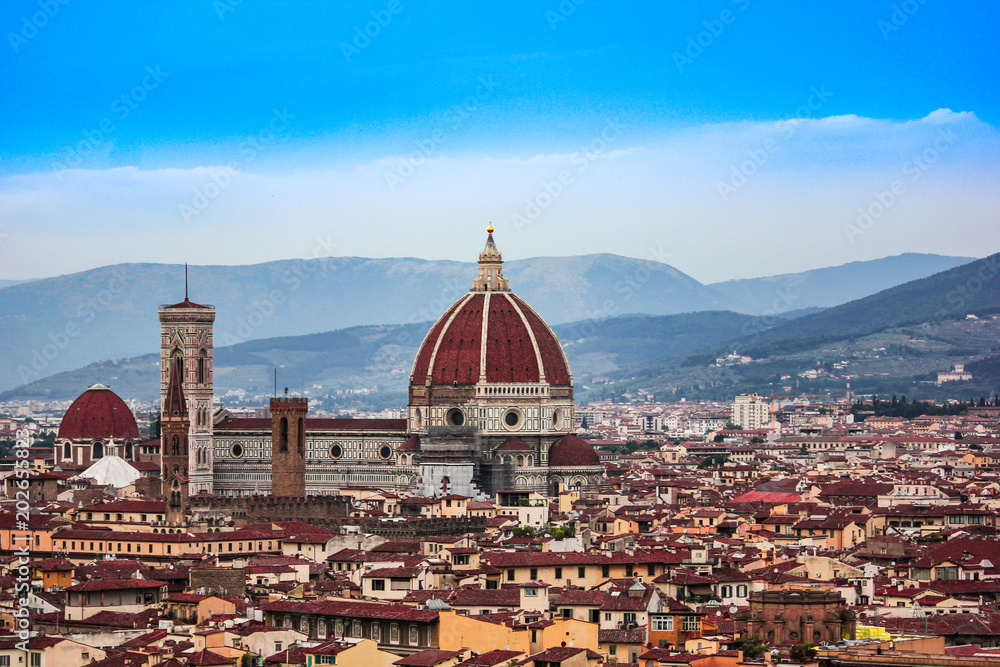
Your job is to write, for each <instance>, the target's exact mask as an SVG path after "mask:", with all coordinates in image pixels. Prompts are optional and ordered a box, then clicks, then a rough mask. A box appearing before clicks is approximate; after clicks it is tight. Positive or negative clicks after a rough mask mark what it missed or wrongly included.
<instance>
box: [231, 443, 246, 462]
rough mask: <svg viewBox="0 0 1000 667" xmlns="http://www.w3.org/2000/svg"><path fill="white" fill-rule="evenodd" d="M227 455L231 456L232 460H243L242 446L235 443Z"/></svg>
mask: <svg viewBox="0 0 1000 667" xmlns="http://www.w3.org/2000/svg"><path fill="white" fill-rule="evenodd" d="M229 453H230V454H232V455H233V458H234V459H241V458H243V445H241V444H240V443H238V442H237V443H236V444H235V445H233V448H232V449H231V450H229Z"/></svg>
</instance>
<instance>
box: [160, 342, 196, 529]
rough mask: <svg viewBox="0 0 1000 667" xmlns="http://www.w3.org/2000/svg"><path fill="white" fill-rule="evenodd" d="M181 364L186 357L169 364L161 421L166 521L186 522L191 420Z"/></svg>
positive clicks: (161, 468) (162, 476)
mask: <svg viewBox="0 0 1000 667" xmlns="http://www.w3.org/2000/svg"><path fill="white" fill-rule="evenodd" d="M182 365H183V360H182V359H180V358H178V359H177V360H176V361H175V362H174V363H172V364H171V366H170V371H169V375H170V380H169V382H168V383H167V392H166V396H165V397H164V400H163V414H162V415H161V421H160V461H161V463H160V479H161V480H163V497H164V499H166V501H167V521H169V522H171V523H184V521H185V514H186V512H187V507H188V492H189V482H188V479H189V478H188V461H189V459H188V455H189V454H188V453H189V450H190V447H189V446H188V444H189V442H190V440H189V435H190V431H191V421H190V419H189V418H188V407H187V402H186V401H185V400H184V388H183V382H181V380H180V377H181V372H182V371H181V367H182Z"/></svg>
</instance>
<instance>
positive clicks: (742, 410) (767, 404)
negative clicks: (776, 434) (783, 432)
mask: <svg viewBox="0 0 1000 667" xmlns="http://www.w3.org/2000/svg"><path fill="white" fill-rule="evenodd" d="M770 421H771V401H770V400H768V399H767V398H764V397H763V396H758V395H757V394H740V395H739V396H737V397H736V400H735V401H733V416H732V422H733V423H734V424H737V425H739V427H740V428H744V429H758V428H767V425H768V423H769V422H770Z"/></svg>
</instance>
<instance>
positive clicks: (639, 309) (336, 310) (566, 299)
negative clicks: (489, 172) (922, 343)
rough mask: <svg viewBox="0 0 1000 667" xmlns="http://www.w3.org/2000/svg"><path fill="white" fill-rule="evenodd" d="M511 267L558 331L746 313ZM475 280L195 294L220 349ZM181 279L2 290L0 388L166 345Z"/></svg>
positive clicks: (43, 283)
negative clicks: (574, 325)
mask: <svg viewBox="0 0 1000 667" xmlns="http://www.w3.org/2000/svg"><path fill="white" fill-rule="evenodd" d="M887 260H892V258H887ZM878 261H883V260H876V262H878ZM890 263H891V262H890ZM504 270H505V274H506V276H507V277H508V279H509V280H510V282H511V287H512V289H513V290H514V291H516V292H517V293H518V294H519V295H520V296H521V297H523V298H524V299H525V300H526V301H527V302H528V303H530V304H531V305H532V306H533V307H534V308H535V309H536V310H538V312H539V313H540V314H541V315H542V316H543V317H544V318H545V319H546V320H547V321H548V322H549V323H550V324H553V325H556V324H560V323H564V322H573V321H583V320H588V319H589V320H603V319H606V318H608V317H615V316H619V315H624V314H648V315H671V314H679V313H687V312H700V311H718V310H746V309H745V308H739V307H738V306H737V305H734V304H733V303H731V302H730V300H729V297H726V296H724V295H722V294H720V292H719V291H718V290H717V289H716V288H714V287H708V286H705V285H703V284H701V283H700V282H698V281H697V280H695V279H694V278H691V277H690V276H688V275H686V274H684V273H682V272H681V271H678V270H677V269H675V268H673V267H671V266H669V265H666V264H662V263H658V262H654V261H650V260H639V259H632V258H628V257H621V256H618V255H611V254H595V255H583V256H571V257H536V258H532V259H526V260H514V261H509V262H506V263H505V266H504ZM475 274H476V265H475V264H474V263H472V262H465V263H463V262H453V261H427V260H421V259H416V258H387V259H366V258H359V257H330V258H322V259H314V260H281V261H274V262H267V263H263V264H255V265H246V266H192V267H190V296H191V299H192V300H193V301H196V302H201V303H210V304H213V305H215V306H216V307H217V309H218V313H217V318H218V319H217V320H216V324H215V341H216V342H215V344H216V347H220V348H221V347H223V346H227V345H234V344H238V343H241V342H245V341H249V340H259V339H265V338H271V337H277V336H288V335H304V334H310V333H316V332H322V331H332V330H338V329H345V328H348V327H352V326H361V325H373V324H384V323H410V322H424V321H430V320H433V319H435V318H436V317H437V316H438V315H440V313H441V312H443V311H444V309H445V308H447V307H448V306H449V305H450V304H451V303H453V302H454V301H455V300H456V299H458V298H459V297H460V296H461V295H462V294H465V293H466V292H467V291H468V289H469V286H470V284H471V281H472V278H473V277H474V276H475ZM794 275H795V274H793V276H794ZM183 276H184V272H183V267H181V266H179V265H167V264H120V265H115V266H108V267H102V268H98V269H93V270H90V271H84V272H81V273H74V274H69V275H64V276H57V277H52V278H44V279H39V280H32V281H29V282H25V283H21V284H16V285H10V286H7V287H2V288H0V340H2V341H3V342H4V354H3V355H0V389H3V388H10V387H14V386H18V385H22V384H26V383H29V382H33V381H35V380H38V379H41V378H43V377H46V376H49V375H52V374H54V373H58V372H62V371H68V370H72V369H75V368H79V367H81V366H84V365H87V364H90V363H93V362H94V361H97V360H101V359H120V358H130V357H135V356H138V355H142V354H144V353H147V352H150V351H152V350H153V349H155V347H156V344H157V343H156V341H157V340H158V336H159V323H158V320H157V314H156V309H157V307H158V306H159V305H161V304H164V303H175V302H177V301H180V300H181V299H182V298H183V295H184V278H183ZM779 278H782V279H783V280H786V281H787V280H789V279H790V277H789V276H783V277H779ZM809 298H811V297H809ZM807 301H808V298H806V297H803V298H802V299H801V302H799V303H794V304H792V305H791V306H790V308H789V309H791V308H807V307H810V306H812V305H813V304H811V303H808V302H807ZM712 340H713V341H715V340H716V339H715V338H713V339H712Z"/></svg>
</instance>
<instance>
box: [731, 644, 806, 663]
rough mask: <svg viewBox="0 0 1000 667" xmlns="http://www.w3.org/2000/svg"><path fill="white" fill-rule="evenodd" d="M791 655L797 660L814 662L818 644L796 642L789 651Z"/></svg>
mask: <svg viewBox="0 0 1000 667" xmlns="http://www.w3.org/2000/svg"><path fill="white" fill-rule="evenodd" d="M744 655H745V654H744ZM789 655H790V656H791V658H792V660H794V661H795V662H812V660H813V658H815V657H816V645H815V644H810V643H805V644H796V645H795V646H793V647H792V649H791V651H789Z"/></svg>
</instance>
